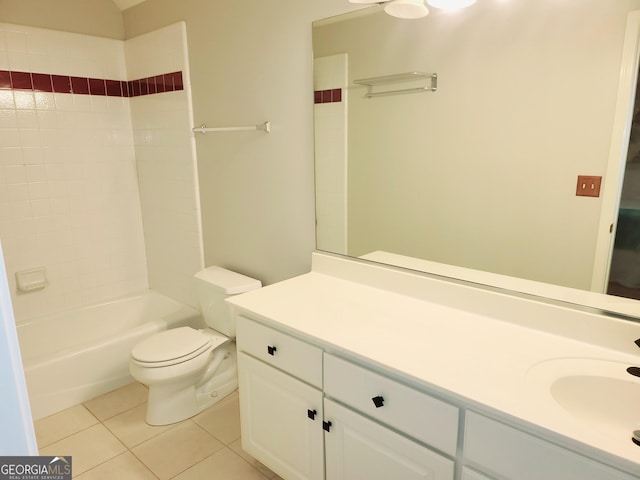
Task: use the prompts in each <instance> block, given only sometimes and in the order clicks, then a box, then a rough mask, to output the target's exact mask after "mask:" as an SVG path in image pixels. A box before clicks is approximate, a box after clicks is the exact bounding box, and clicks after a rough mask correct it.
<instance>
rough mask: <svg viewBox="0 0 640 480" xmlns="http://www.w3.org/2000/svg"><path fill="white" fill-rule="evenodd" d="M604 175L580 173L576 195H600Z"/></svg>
mask: <svg viewBox="0 0 640 480" xmlns="http://www.w3.org/2000/svg"><path fill="white" fill-rule="evenodd" d="M601 184H602V177H594V176H589V175H578V185H577V186H576V195H577V196H579V197H599V196H600V185H601Z"/></svg>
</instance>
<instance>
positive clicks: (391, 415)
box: [324, 354, 458, 456]
mask: <svg viewBox="0 0 640 480" xmlns="http://www.w3.org/2000/svg"><path fill="white" fill-rule="evenodd" d="M324 391H325V395H327V396H329V397H332V398H334V399H336V400H339V401H340V402H342V403H345V404H347V405H349V406H351V407H352V408H355V409H356V410H359V411H361V412H362V413H364V414H366V415H368V416H369V417H371V418H373V419H375V420H378V421H379V422H381V423H384V424H387V425H389V426H392V427H394V428H397V429H398V430H400V431H402V432H404V433H406V434H407V435H409V436H411V437H414V438H416V439H418V440H420V441H422V442H424V443H426V444H428V445H431V446H433V447H435V448H437V449H439V450H441V451H442V452H445V453H447V454H449V455H451V456H455V454H456V444H457V439H458V409H457V408H456V407H454V406H453V405H449V404H448V403H445V402H442V401H440V400H437V399H435V398H433V397H430V396H429V395H426V394H425V393H423V392H419V391H418V390H415V389H413V388H410V387H407V386H406V385H403V384H402V383H399V382H397V381H395V380H391V379H390V378H387V377H384V376H382V375H379V374H377V373H374V372H372V371H370V370H367V369H365V368H362V367H359V366H357V365H355V364H353V363H351V362H348V361H346V360H343V359H341V358H338V357H334V356H333V355H329V354H325V356H324ZM376 403H377V404H378V405H379V406H376Z"/></svg>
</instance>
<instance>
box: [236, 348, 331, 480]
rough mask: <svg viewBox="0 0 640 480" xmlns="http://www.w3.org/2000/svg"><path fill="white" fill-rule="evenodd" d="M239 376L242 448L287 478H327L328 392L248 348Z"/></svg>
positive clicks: (239, 363) (241, 361)
mask: <svg viewBox="0 0 640 480" xmlns="http://www.w3.org/2000/svg"><path fill="white" fill-rule="evenodd" d="M238 380H239V387H240V421H241V430H242V448H243V449H244V450H245V451H246V452H247V453H249V454H250V455H252V456H253V457H254V458H256V459H257V460H258V461H260V462H262V463H263V464H264V465H266V466H267V467H269V468H270V469H271V470H273V471H274V472H276V473H277V474H278V475H280V476H281V477H283V478H286V479H287V480H303V479H305V480H307V479H309V480H322V479H323V478H324V464H323V461H324V451H323V438H322V435H323V430H322V393H321V392H320V391H319V390H317V389H315V388H313V387H310V386H309V385H307V384H305V383H302V382H301V381H299V380H296V379H295V378H293V377H291V376H289V375H287V374H286V373H283V372H281V371H280V370H277V369H275V368H273V367H270V366H268V365H266V364H265V363H263V362H261V361H260V360H256V359H255V358H253V357H250V356H249V355H247V354H245V353H242V352H240V353H238ZM314 411H315V413H314Z"/></svg>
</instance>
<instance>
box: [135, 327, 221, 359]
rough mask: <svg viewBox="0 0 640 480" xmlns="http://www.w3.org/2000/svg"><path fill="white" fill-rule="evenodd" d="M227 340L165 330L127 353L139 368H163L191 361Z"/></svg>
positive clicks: (188, 329) (185, 329)
mask: <svg viewBox="0 0 640 480" xmlns="http://www.w3.org/2000/svg"><path fill="white" fill-rule="evenodd" d="M228 340H229V339H228V338H227V337H223V336H221V335H215V334H213V331H211V333H209V332H203V331H200V330H195V329H193V328H191V327H179V328H173V329H169V330H165V331H162V332H159V333H156V334H154V335H151V336H150V337H149V338H147V339H145V340H143V341H141V342H140V343H138V344H137V345H136V346H135V347H134V348H133V350H132V351H131V357H132V360H133V361H134V362H135V363H137V364H138V365H140V366H144V367H149V368H154V367H167V366H171V365H176V364H178V363H183V362H187V361H189V360H192V359H194V358H196V357H198V356H200V355H202V354H203V353H206V352H209V351H210V350H212V349H214V348H216V347H217V346H219V345H221V344H223V343H225V342H226V341H228Z"/></svg>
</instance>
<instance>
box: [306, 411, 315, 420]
mask: <svg viewBox="0 0 640 480" xmlns="http://www.w3.org/2000/svg"><path fill="white" fill-rule="evenodd" d="M317 414H318V412H316V411H315V410H307V417H309V418H310V419H311V420H315V419H316V415H317Z"/></svg>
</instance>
